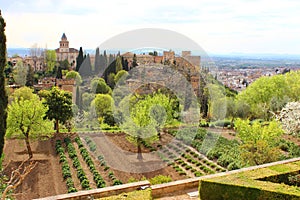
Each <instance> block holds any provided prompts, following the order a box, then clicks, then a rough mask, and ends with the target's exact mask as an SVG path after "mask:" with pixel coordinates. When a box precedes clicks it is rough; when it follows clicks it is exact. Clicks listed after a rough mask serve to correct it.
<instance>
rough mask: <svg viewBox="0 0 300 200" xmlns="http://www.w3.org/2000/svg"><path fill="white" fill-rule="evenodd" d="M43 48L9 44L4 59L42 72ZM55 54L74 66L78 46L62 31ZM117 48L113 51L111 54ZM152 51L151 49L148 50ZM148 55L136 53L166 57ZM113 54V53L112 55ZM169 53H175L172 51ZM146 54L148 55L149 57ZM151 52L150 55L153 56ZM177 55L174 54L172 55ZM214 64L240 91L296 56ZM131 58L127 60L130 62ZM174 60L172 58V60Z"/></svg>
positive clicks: (293, 62) (232, 58) (299, 64)
mask: <svg viewBox="0 0 300 200" xmlns="http://www.w3.org/2000/svg"><path fill="white" fill-rule="evenodd" d="M44 51H45V49H42V48H38V47H37V46H33V47H31V48H29V49H24V48H19V49H18V48H11V49H8V62H9V63H11V64H12V65H13V66H15V65H16V64H17V63H18V62H20V61H21V62H23V63H24V64H25V65H28V66H31V67H32V68H33V70H34V72H42V71H45V70H47V69H46V68H47V63H46V59H47V58H46V54H45V52H44ZM54 51H55V54H56V60H57V62H62V61H66V60H67V61H68V64H69V65H70V69H74V68H75V66H76V58H77V56H78V54H79V50H78V49H76V48H72V47H70V46H69V41H68V39H67V36H66V34H65V33H63V35H62V37H61V40H60V41H59V47H58V48H57V49H55V50H54ZM85 53H86V54H87V55H88V57H89V59H90V63H92V64H93V63H94V62H95V50H91V49H87V50H85ZM117 53H120V52H115V54H117ZM151 53H152V52H151ZM151 53H150V55H148V53H147V54H145V52H141V53H140V54H137V55H136V56H137V59H138V62H139V63H145V62H146V61H148V62H152V59H153V62H154V63H159V62H162V61H163V60H164V59H165V57H170V54H169V52H158V54H157V55H151ZM181 53H182V54H181V56H182V57H183V58H187V57H189V58H188V59H187V60H188V61H189V62H191V64H193V65H195V66H200V56H194V58H192V57H193V56H192V53H191V52H190V51H183V52H181ZM115 54H113V56H115ZM133 55H134V54H133V53H129V52H126V53H124V54H122V56H123V57H124V58H125V59H126V60H127V61H129V63H128V64H129V66H130V65H131V64H132V58H133ZM172 55H173V57H174V58H175V54H174V52H173V54H172ZM149 56H150V57H149ZM153 56H154V57H153ZM176 59H177V60H178V59H179V58H178V57H177V58H176ZM211 59H212V60H213V62H214V64H215V65H216V67H217V70H218V72H217V76H216V78H217V79H218V80H219V81H220V82H221V83H223V84H224V85H226V86H227V87H229V88H231V89H233V90H235V91H238V92H239V91H242V90H243V89H245V88H246V87H247V86H248V85H250V84H251V83H252V82H254V81H255V80H256V79H258V78H259V77H261V76H273V75H275V74H284V73H286V72H289V71H291V70H292V71H295V70H299V69H300V59H299V58H297V57H294V56H288V55H286V56H285V55H281V56H277V57H276V56H275V55H263V56H259V55H249V56H247V55H223V56H217V55H213V56H211ZM130 62H131V63H130ZM175 62H176V61H175ZM52 84H54V79H51V80H48V79H44V80H40V81H39V82H38V84H36V85H35V88H36V89H40V88H43V87H51V85H52ZM72 84H74V83H72V82H70V81H63V80H61V81H60V85H62V87H63V88H69V90H72V89H71V88H70V85H72Z"/></svg>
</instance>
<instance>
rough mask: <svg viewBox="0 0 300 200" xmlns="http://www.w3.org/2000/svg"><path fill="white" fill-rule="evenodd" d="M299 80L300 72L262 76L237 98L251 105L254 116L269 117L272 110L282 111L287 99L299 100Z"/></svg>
mask: <svg viewBox="0 0 300 200" xmlns="http://www.w3.org/2000/svg"><path fill="white" fill-rule="evenodd" d="M299 82H300V72H290V73H286V74H284V75H275V76H272V77H261V78H259V79H257V80H256V81H255V82H253V83H252V84H250V85H249V86H248V87H247V88H246V89H245V90H243V91H242V92H241V93H239V94H238V96H237V98H238V100H242V101H244V102H245V103H247V104H248V105H249V106H250V108H251V113H252V115H251V117H252V118H264V119H269V118H270V117H271V116H272V114H271V112H276V111H280V110H281V109H282V108H283V107H284V105H285V104H286V103H287V101H299V99H300V85H299ZM274 104H277V105H276V106H274ZM274 109H275V110H274Z"/></svg>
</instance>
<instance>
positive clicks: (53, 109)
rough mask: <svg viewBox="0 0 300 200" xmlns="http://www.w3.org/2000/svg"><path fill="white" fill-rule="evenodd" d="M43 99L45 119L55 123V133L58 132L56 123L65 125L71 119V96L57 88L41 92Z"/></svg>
mask: <svg viewBox="0 0 300 200" xmlns="http://www.w3.org/2000/svg"><path fill="white" fill-rule="evenodd" d="M40 95H41V96H42V97H44V98H45V102H44V104H45V105H47V106H48V108H49V109H48V111H47V113H46V115H47V118H48V119H50V120H53V119H54V120H55V121H56V131H57V132H59V125H58V123H59V122H61V123H66V122H67V121H68V120H70V119H71V118H72V117H73V111H72V94H71V93H70V92H66V91H64V90H60V89H59V88H58V87H52V89H51V90H50V91H41V92H40Z"/></svg>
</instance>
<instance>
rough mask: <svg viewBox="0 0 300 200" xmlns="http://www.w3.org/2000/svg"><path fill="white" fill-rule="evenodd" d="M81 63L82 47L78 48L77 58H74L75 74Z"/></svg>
mask: <svg viewBox="0 0 300 200" xmlns="http://www.w3.org/2000/svg"><path fill="white" fill-rule="evenodd" d="M82 62H83V50H82V47H80V49H79V53H78V56H77V58H76V68H75V70H76V71H77V72H78V71H79V69H80V66H81V64H82Z"/></svg>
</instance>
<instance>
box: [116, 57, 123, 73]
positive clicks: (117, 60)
mask: <svg viewBox="0 0 300 200" xmlns="http://www.w3.org/2000/svg"><path fill="white" fill-rule="evenodd" d="M122 69H123V66H122V59H121V57H120V56H118V57H117V59H116V73H118V72H119V71H121V70H122Z"/></svg>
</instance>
